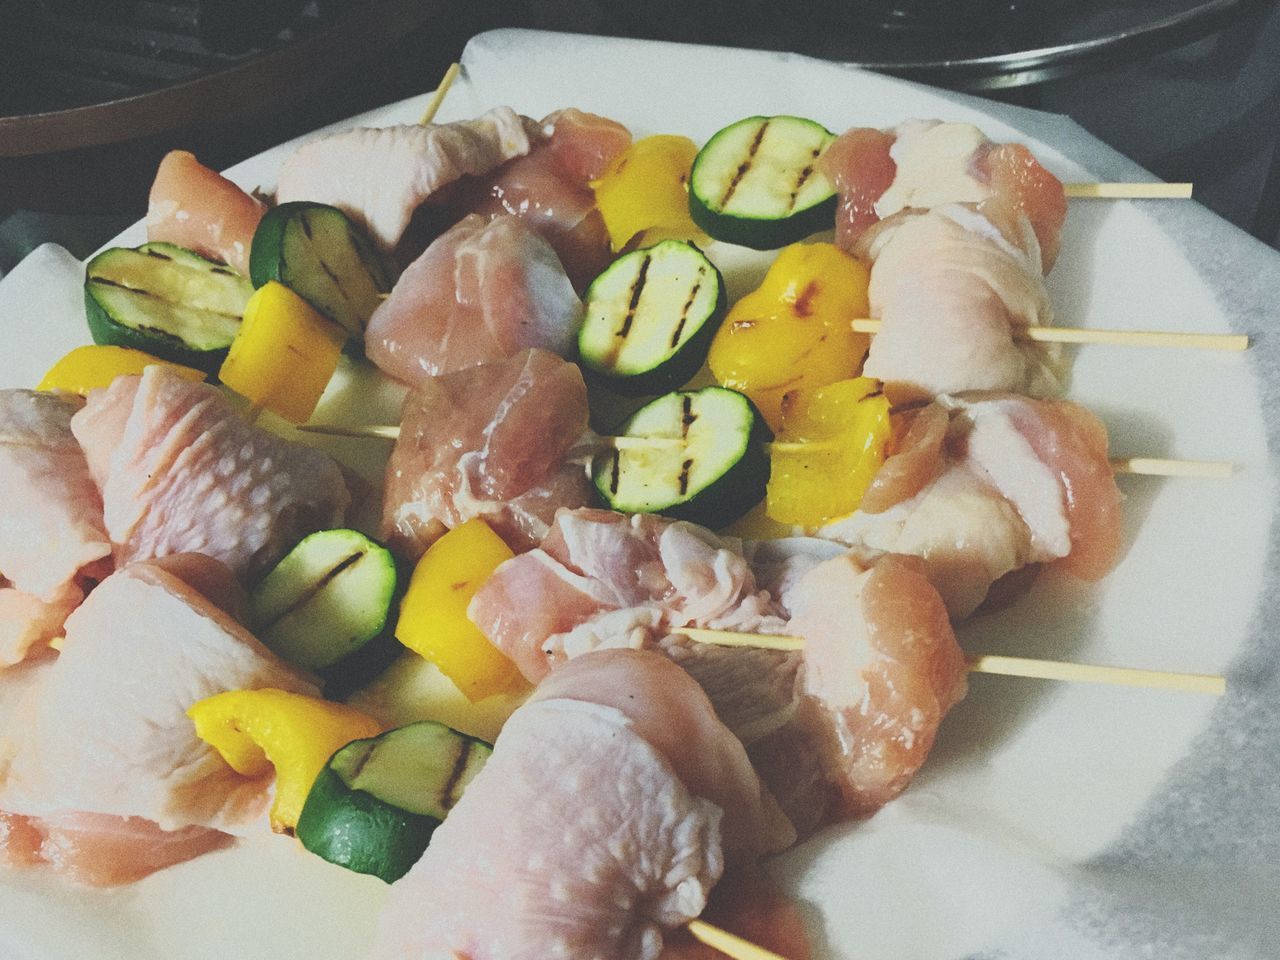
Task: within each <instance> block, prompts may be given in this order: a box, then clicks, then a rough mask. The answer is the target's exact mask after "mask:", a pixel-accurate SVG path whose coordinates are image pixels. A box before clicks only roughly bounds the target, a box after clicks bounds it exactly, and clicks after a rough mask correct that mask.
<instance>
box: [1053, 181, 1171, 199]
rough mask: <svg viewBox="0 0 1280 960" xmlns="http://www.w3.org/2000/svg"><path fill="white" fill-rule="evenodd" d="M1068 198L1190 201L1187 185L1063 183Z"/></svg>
mask: <svg viewBox="0 0 1280 960" xmlns="http://www.w3.org/2000/svg"><path fill="white" fill-rule="evenodd" d="M1062 190H1063V192H1064V193H1065V194H1066V195H1067V196H1068V197H1075V198H1077V199H1080V198H1084V199H1094V200H1124V199H1130V200H1190V199H1191V184H1189V183H1064V184H1063V185H1062Z"/></svg>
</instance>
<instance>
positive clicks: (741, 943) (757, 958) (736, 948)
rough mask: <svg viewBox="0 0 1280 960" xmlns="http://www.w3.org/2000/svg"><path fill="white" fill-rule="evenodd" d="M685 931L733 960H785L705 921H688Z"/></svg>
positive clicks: (779, 955)
mask: <svg viewBox="0 0 1280 960" xmlns="http://www.w3.org/2000/svg"><path fill="white" fill-rule="evenodd" d="M685 929H686V930H688V931H689V933H690V934H692V935H693V938H694V939H695V940H698V941H700V942H701V943H705V944H706V945H707V946H708V947H711V948H712V949H713V950H719V951H720V952H721V953H723V954H724V955H725V956H729V957H733V960H786V958H785V957H783V956H782V955H781V954H777V953H774V952H773V951H772V950H766V949H765V948H764V947H762V946H760V945H758V944H755V943H752V942H751V941H750V940H744V939H742V937H740V936H738V935H737V934H736V933H730V932H729V931H728V930H722V929H720V928H719V927H716V926H712V925H711V924H709V923H707V922H706V921H705V920H690V921H689V923H688V924H687V925H686V926H685Z"/></svg>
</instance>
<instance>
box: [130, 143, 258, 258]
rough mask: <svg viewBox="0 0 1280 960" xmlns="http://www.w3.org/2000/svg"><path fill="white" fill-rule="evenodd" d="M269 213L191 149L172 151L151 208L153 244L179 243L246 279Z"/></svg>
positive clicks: (149, 230)
mask: <svg viewBox="0 0 1280 960" xmlns="http://www.w3.org/2000/svg"><path fill="white" fill-rule="evenodd" d="M266 212H267V206H266V204H264V203H263V202H262V201H261V200H258V199H256V198H254V197H251V196H250V195H249V194H247V193H245V192H244V191H243V190H241V189H240V188H239V187H237V186H236V185H235V184H234V183H232V182H231V181H230V180H228V179H227V178H226V177H224V176H221V175H220V174H219V173H217V172H216V171H214V170H210V169H209V168H208V167H206V166H204V165H203V164H202V163H200V161H199V160H197V159H196V158H195V156H194V155H193V154H190V153H188V152H187V151H186V150H171V151H169V152H168V153H166V154H165V155H164V159H162V160H161V161H160V168H159V169H158V170H156V179H155V182H154V183H152V184H151V197H150V200H149V201H148V203H147V239H148V240H149V241H152V242H155V241H163V242H164V243H175V244H177V245H178V246H180V247H186V248H187V249H188V250H194V251H195V252H196V253H198V254H200V255H201V256H204V257H208V258H210V259H212V260H220V261H222V262H223V263H225V264H228V265H229V266H231V267H234V268H235V269H236V270H239V271H240V272H241V273H243V274H245V275H246V276H247V275H248V273H249V251H250V249H251V248H252V247H253V232H254V231H255V230H256V229H257V228H258V221H259V220H261V219H262V215H263V214H264V213H266Z"/></svg>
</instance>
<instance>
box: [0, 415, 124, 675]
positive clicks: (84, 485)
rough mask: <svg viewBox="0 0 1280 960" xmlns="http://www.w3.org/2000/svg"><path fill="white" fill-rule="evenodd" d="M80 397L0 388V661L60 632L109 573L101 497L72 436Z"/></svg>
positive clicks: (1, 664) (20, 654) (108, 546)
mask: <svg viewBox="0 0 1280 960" xmlns="http://www.w3.org/2000/svg"><path fill="white" fill-rule="evenodd" d="M80 407H81V401H80V399H79V398H78V397H74V396H71V395H68V394H53V393H37V392H35V391H32V390H0V488H2V489H3V490H4V491H5V498H6V504H5V520H4V523H2V524H0V667H4V666H11V665H13V664H15V663H18V662H19V661H21V660H22V659H23V658H24V657H26V656H27V653H28V652H29V651H31V650H33V649H35V648H37V647H39V646H41V645H43V644H44V643H45V642H47V641H49V640H51V639H53V638H54V637H56V636H58V635H59V634H60V633H61V632H62V622H63V621H64V620H65V619H66V618H67V615H68V614H69V613H71V611H72V610H74V609H75V607H76V604H78V603H79V602H80V600H81V599H82V598H83V597H84V590H85V588H86V587H87V586H88V585H89V584H90V582H91V581H92V580H93V579H94V578H97V577H100V576H105V575H106V574H107V573H108V572H109V571H110V559H109V558H110V554H111V541H110V540H109V539H108V538H107V532H106V530H105V528H104V527H103V521H102V499H101V498H100V497H99V496H98V490H97V488H96V487H95V486H94V484H93V480H92V478H91V477H90V476H89V467H88V465H87V463H86V462H85V457H84V453H83V451H81V449H80V445H79V444H78V443H76V439H75V437H74V436H72V434H71V418H72V416H73V415H74V414H75V412H76V411H77V410H79V409H80Z"/></svg>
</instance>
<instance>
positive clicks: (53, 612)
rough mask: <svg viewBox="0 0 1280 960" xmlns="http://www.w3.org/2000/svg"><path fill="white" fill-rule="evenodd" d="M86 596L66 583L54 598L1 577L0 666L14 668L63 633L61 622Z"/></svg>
mask: <svg viewBox="0 0 1280 960" xmlns="http://www.w3.org/2000/svg"><path fill="white" fill-rule="evenodd" d="M83 599H84V591H83V590H81V589H80V587H78V586H76V585H75V584H74V583H69V584H67V585H66V586H65V587H64V588H63V589H62V590H61V591H59V593H58V594H57V596H56V597H55V598H54V599H53V600H51V601H47V600H41V599H40V598H39V597H37V596H34V595H33V594H30V593H24V592H23V591H21V590H19V589H17V588H16V587H14V586H13V585H12V584H10V583H8V581H5V580H2V579H0V667H11V666H13V665H14V664H16V663H21V662H22V661H23V660H24V659H26V657H27V654H28V653H30V652H31V651H33V650H35V649H37V648H39V647H41V646H44V645H46V644H48V642H49V641H50V640H52V639H53V638H54V637H57V636H60V635H61V634H62V624H63V622H64V621H65V620H66V619H67V617H68V616H70V615H71V611H72V610H74V609H75V608H76V607H77V606H78V605H79V603H80V601H81V600H83Z"/></svg>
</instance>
